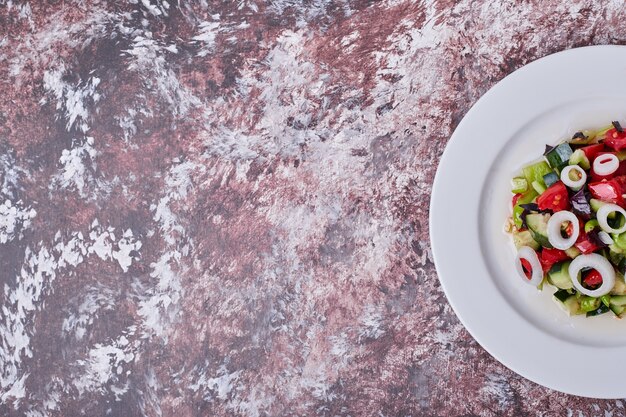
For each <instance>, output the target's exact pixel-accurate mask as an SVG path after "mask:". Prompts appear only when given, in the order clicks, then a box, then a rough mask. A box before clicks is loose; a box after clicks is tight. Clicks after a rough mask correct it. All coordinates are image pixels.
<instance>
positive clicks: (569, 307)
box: [559, 295, 585, 316]
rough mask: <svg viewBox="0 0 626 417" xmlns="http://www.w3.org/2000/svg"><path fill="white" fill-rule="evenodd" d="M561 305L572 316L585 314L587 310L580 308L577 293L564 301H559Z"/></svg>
mask: <svg viewBox="0 0 626 417" xmlns="http://www.w3.org/2000/svg"><path fill="white" fill-rule="evenodd" d="M559 305H560V306H561V308H563V310H565V312H566V313H567V314H569V315H570V316H576V315H578V314H584V313H585V312H584V311H582V310H581V309H580V301H578V297H576V296H575V295H570V296H569V297H567V298H566V299H565V300H563V301H559Z"/></svg>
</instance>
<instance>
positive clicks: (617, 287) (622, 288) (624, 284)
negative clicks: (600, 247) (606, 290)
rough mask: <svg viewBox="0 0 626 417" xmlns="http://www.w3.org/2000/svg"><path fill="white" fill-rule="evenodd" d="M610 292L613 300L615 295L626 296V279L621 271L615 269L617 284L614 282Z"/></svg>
mask: <svg viewBox="0 0 626 417" xmlns="http://www.w3.org/2000/svg"><path fill="white" fill-rule="evenodd" d="M610 294H611V301H613V299H614V298H616V297H615V296H621V295H624V296H626V281H624V275H622V274H621V273H620V272H619V271H615V284H613V288H612V289H611V292H610Z"/></svg>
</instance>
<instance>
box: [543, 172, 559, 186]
mask: <svg viewBox="0 0 626 417" xmlns="http://www.w3.org/2000/svg"><path fill="white" fill-rule="evenodd" d="M559 179H560V178H559V175H558V174H557V173H556V172H548V173H547V174H546V175H544V176H543V182H544V184H546V187H550V186H551V185H552V184H555V183H557V182H558V181H559Z"/></svg>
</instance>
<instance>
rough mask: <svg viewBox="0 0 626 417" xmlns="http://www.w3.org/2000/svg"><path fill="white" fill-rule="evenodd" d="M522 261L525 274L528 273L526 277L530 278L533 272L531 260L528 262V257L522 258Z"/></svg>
mask: <svg viewBox="0 0 626 417" xmlns="http://www.w3.org/2000/svg"><path fill="white" fill-rule="evenodd" d="M521 261H522V269H523V270H524V274H525V275H526V278H528V279H530V278H531V276H532V273H533V268H532V267H531V266H530V262H528V261H527V260H526V259H523V258H522V259H521Z"/></svg>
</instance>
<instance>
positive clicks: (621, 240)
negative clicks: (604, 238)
mask: <svg viewBox="0 0 626 417" xmlns="http://www.w3.org/2000/svg"><path fill="white" fill-rule="evenodd" d="M612 237H613V241H614V242H615V245H616V246H617V247H618V248H620V249H622V250H626V232H624V233H620V234H619V235H615V234H614V235H612Z"/></svg>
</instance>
